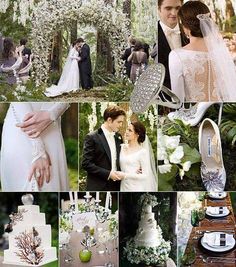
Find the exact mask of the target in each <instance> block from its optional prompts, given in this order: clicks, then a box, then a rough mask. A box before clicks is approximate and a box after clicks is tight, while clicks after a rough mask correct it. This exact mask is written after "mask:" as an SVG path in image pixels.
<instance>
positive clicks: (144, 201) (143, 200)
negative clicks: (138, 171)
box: [138, 193, 158, 207]
mask: <svg viewBox="0 0 236 267" xmlns="http://www.w3.org/2000/svg"><path fill="white" fill-rule="evenodd" d="M138 205H139V206H140V207H145V206H147V205H151V206H152V207H155V206H156V205H158V201H157V198H156V196H154V195H151V194H149V193H145V194H142V195H141V197H140V198H139V201H138Z"/></svg>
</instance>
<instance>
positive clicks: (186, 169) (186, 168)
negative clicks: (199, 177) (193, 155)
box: [182, 161, 192, 172]
mask: <svg viewBox="0 0 236 267" xmlns="http://www.w3.org/2000/svg"><path fill="white" fill-rule="evenodd" d="M191 165H192V162H191V161H185V162H184V163H183V164H182V166H183V170H184V171H185V172H188V171H189V170H190V167H191Z"/></svg>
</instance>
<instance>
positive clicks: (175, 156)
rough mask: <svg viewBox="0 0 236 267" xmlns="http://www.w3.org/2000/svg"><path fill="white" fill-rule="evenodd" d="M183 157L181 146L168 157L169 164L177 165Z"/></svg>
mask: <svg viewBox="0 0 236 267" xmlns="http://www.w3.org/2000/svg"><path fill="white" fill-rule="evenodd" d="M183 156H184V149H183V147H182V146H178V147H177V148H176V149H175V151H174V152H173V153H172V154H171V155H170V157H169V159H170V162H171V163H175V164H178V163H180V162H181V159H182V157H183Z"/></svg>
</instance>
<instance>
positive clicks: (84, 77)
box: [78, 44, 93, 90]
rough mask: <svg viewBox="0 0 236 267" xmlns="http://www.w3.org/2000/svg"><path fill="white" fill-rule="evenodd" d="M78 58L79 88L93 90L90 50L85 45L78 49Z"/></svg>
mask: <svg viewBox="0 0 236 267" xmlns="http://www.w3.org/2000/svg"><path fill="white" fill-rule="evenodd" d="M79 56H80V58H81V60H79V62H78V64H79V73H80V82H81V87H82V88H83V89H87V90H88V89H91V88H93V79H92V64H91V59H90V48H89V46H88V45H87V44H83V46H82V47H81V49H80V52H79Z"/></svg>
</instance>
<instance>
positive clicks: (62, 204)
mask: <svg viewBox="0 0 236 267" xmlns="http://www.w3.org/2000/svg"><path fill="white" fill-rule="evenodd" d="M61 210H63V211H64V210H65V201H64V199H62V200H61Z"/></svg>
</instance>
